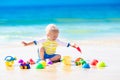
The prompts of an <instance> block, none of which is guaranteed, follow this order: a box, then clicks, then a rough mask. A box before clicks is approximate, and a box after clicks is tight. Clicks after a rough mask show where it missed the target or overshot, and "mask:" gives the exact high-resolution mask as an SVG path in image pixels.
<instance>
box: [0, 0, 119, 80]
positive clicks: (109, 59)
mask: <svg viewBox="0 0 120 80" xmlns="http://www.w3.org/2000/svg"><path fill="white" fill-rule="evenodd" d="M20 2H22V1H20ZM29 2H30V1H29ZM46 2H47V1H45V4H46ZM73 2H75V1H73ZM89 2H90V3H92V2H91V1H89ZM10 3H11V5H4V4H2V3H1V4H2V5H3V6H0V80H119V79H120V69H119V67H120V62H119V61H120V58H119V56H120V54H119V53H120V37H119V36H120V5H119V3H117V4H113V3H112V2H111V3H112V4H107V1H106V4H102V3H101V4H81V5H79V4H78V5H75V4H68V5H65V4H62V3H61V4H59V5H56V4H55V3H54V5H47V4H46V5H38V4H37V5H31V4H29V5H27V4H24V5H22V4H23V3H22V4H21V5H17V4H16V3H19V2H16V3H15V2H14V1H13V2H12V1H11V2H10ZM31 3H32V2H31ZM37 3H38V1H37ZM40 3H41V1H40ZM52 3H53V1H52ZM66 3H68V2H66ZM85 3H86V2H85ZM13 4H15V5H13ZM48 24H55V25H56V26H57V27H58V28H59V29H60V33H59V37H58V38H59V39H60V40H62V41H64V42H68V43H69V42H70V43H77V44H78V45H79V47H80V48H81V50H82V53H80V52H78V51H77V50H76V49H75V48H72V47H62V46H58V48H57V51H56V53H58V54H60V55H61V56H62V59H63V57H64V56H70V57H71V64H72V65H69V66H66V65H64V64H63V62H58V63H54V64H52V65H49V66H47V67H46V68H45V69H36V65H37V64H35V65H31V68H30V69H20V67H19V65H20V64H19V63H18V61H19V60H20V59H23V60H24V61H25V62H27V61H28V60H29V59H30V58H32V59H33V60H34V61H37V59H38V52H37V50H38V48H39V46H35V45H33V46H23V45H22V44H21V42H22V41H25V42H30V41H34V40H39V39H42V38H46V33H45V28H46V26H47V25H48ZM7 56H12V57H16V59H17V60H15V61H14V65H13V66H12V67H6V65H5V62H6V60H5V57H7ZM79 57H81V58H83V59H84V60H85V61H86V62H87V63H89V64H90V62H91V61H92V60H93V59H97V60H98V61H99V62H100V61H103V62H104V63H105V64H106V67H104V68H102V69H101V68H97V67H93V66H92V65H90V68H89V69H84V68H82V67H81V66H76V65H75V63H74V61H75V59H77V58H79Z"/></svg>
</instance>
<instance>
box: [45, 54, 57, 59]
mask: <svg viewBox="0 0 120 80" xmlns="http://www.w3.org/2000/svg"><path fill="white" fill-rule="evenodd" d="M56 55H57V54H51V55H49V54H46V53H44V59H49V58H53V57H54V56H56Z"/></svg>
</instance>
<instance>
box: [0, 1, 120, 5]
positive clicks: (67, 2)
mask: <svg viewBox="0 0 120 80" xmlns="http://www.w3.org/2000/svg"><path fill="white" fill-rule="evenodd" d="M111 3H112V4H116V3H117V4H118V3H120V0H0V6H19V5H58V4H111Z"/></svg>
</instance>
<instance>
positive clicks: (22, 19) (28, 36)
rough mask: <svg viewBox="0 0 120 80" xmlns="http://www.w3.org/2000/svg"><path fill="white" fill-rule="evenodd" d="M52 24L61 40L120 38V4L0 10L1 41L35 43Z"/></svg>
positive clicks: (5, 8)
mask: <svg viewBox="0 0 120 80" xmlns="http://www.w3.org/2000/svg"><path fill="white" fill-rule="evenodd" d="M49 23H54V24H56V25H57V26H58V27H59V29H60V35H59V37H60V38H63V39H68V40H81V39H91V38H96V37H105V36H119V35H120V6H119V5H59V6H18V7H0V40H1V42H6V41H21V40H34V39H38V38H41V37H43V36H45V27H46V26H47V25H48V24H49Z"/></svg>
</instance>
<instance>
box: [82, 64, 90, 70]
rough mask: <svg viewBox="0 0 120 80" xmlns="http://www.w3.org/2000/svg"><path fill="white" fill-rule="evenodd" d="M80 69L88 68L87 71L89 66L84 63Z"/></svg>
mask: <svg viewBox="0 0 120 80" xmlns="http://www.w3.org/2000/svg"><path fill="white" fill-rule="evenodd" d="M82 68H88V69H89V68H90V65H89V64H88V63H85V64H83V65H82Z"/></svg>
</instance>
